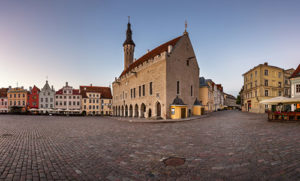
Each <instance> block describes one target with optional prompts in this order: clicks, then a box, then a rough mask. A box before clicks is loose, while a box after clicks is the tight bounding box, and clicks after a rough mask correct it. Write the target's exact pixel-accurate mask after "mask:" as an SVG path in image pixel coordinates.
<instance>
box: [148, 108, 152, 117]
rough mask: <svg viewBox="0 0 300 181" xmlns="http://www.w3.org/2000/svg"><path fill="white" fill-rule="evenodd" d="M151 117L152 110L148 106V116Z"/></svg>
mask: <svg viewBox="0 0 300 181" xmlns="http://www.w3.org/2000/svg"><path fill="white" fill-rule="evenodd" d="M151 117H152V110H151V108H149V110H148V118H151Z"/></svg>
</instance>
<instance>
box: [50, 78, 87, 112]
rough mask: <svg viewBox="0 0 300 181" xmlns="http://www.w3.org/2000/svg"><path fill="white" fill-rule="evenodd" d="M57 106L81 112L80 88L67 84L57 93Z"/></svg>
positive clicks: (61, 108)
mask: <svg viewBox="0 0 300 181" xmlns="http://www.w3.org/2000/svg"><path fill="white" fill-rule="evenodd" d="M55 108H56V109H60V110H67V111H78V112H81V95H80V93H79V90H78V89H73V87H71V86H69V85H68V82H66V85H65V86H64V87H63V88H62V89H60V90H58V91H57V92H56V93H55Z"/></svg>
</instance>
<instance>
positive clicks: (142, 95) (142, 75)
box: [112, 22, 200, 119]
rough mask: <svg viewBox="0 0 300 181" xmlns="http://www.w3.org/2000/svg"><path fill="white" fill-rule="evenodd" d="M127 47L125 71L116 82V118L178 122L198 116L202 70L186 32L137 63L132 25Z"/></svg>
mask: <svg viewBox="0 0 300 181" xmlns="http://www.w3.org/2000/svg"><path fill="white" fill-rule="evenodd" d="M123 48H124V70H123V72H122V73H121V75H120V76H119V77H118V78H116V79H115V81H114V82H113V83H112V87H113V115H114V116H124V117H141V118H153V119H158V118H162V119H169V118H172V119H178V118H185V117H188V116H191V115H193V114H196V111H195V107H197V106H199V105H200V102H199V101H198V95H199V67H198V63H197V59H196V56H195V53H194V50H193V46H192V44H191V41H190V39H189V35H188V33H187V32H186V31H185V32H184V33H183V35H181V36H179V37H177V38H174V39H172V40H170V41H168V42H166V43H164V44H162V45H160V46H158V47H156V48H154V49H153V50H149V51H148V52H147V53H146V54H145V55H143V56H142V57H140V58H139V59H137V60H135V59H134V49H135V43H134V41H133V40H132V31H131V24H130V22H128V25H127V33H126V40H125V42H124V43H123Z"/></svg>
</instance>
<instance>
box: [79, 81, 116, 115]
mask: <svg viewBox="0 0 300 181" xmlns="http://www.w3.org/2000/svg"><path fill="white" fill-rule="evenodd" d="M80 94H81V95H82V100H81V110H82V113H83V114H86V115H106V116H108V115H111V113H112V109H111V105H112V95H111V90H110V88H109V87H98V86H92V85H91V86H80Z"/></svg>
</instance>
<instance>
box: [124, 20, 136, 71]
mask: <svg viewBox="0 0 300 181" xmlns="http://www.w3.org/2000/svg"><path fill="white" fill-rule="evenodd" d="M134 47H135V44H134V42H133V40H132V31H131V24H130V17H129V16H128V24H127V31H126V40H125V41H124V43H123V48H124V70H125V69H127V68H128V67H129V65H130V64H132V63H133V54H134Z"/></svg>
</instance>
